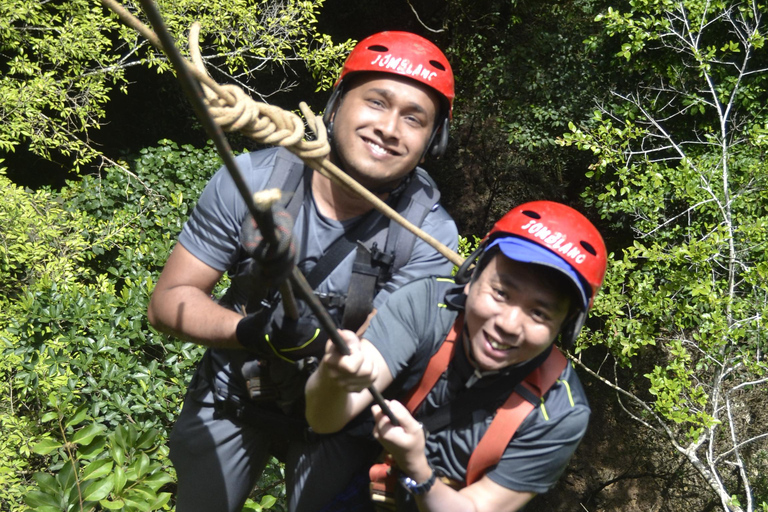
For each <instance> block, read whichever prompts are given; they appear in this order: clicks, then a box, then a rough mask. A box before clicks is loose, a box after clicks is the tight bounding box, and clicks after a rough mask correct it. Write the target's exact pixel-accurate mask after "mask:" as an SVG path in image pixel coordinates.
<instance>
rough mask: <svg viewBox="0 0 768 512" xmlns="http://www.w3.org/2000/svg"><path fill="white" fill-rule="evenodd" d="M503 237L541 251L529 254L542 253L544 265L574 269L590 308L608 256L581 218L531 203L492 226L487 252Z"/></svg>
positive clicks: (551, 206)
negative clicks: (542, 250) (516, 239)
mask: <svg viewBox="0 0 768 512" xmlns="http://www.w3.org/2000/svg"><path fill="white" fill-rule="evenodd" d="M504 235H514V236H515V237H519V238H522V239H525V240H528V241H529V242H533V243H534V244H536V245H538V246H540V247H541V248H543V249H544V250H545V251H544V252H541V250H540V249H537V248H533V249H532V251H534V252H536V253H539V252H541V254H542V255H543V256H542V257H543V259H544V260H545V261H546V262H549V261H551V262H553V263H552V264H550V266H557V267H561V266H562V267H563V269H564V270H565V269H566V268H567V267H570V268H571V269H573V270H574V271H575V272H576V273H577V274H578V276H579V277H580V278H581V280H582V281H584V282H585V284H587V285H588V289H586V290H584V295H585V299H586V302H587V304H586V306H587V308H589V307H592V303H593V301H594V298H595V295H596V294H597V290H598V289H599V288H600V285H601V284H602V283H603V277H604V276H605V268H606V264H607V255H606V249H605V243H604V242H603V237H602V236H600V232H599V231H597V228H596V227H595V226H594V225H592V223H591V222H590V221H589V220H588V219H587V218H586V217H584V215H582V214H581V213H579V212H577V211H576V210H574V209H573V208H571V207H570V206H566V205H564V204H561V203H555V202H552V201H533V202H530V203H525V204H521V205H520V206H517V207H516V208H513V209H511V210H510V211H509V212H507V213H506V214H505V215H504V216H503V217H502V218H501V219H499V220H498V222H496V223H495V224H494V225H493V227H492V228H491V230H490V231H489V232H488V234H487V235H486V237H485V239H484V240H483V242H484V243H485V244H486V250H487V249H488V248H489V247H490V246H491V245H493V244H494V240H497V239H498V238H500V237H503V236H504ZM527 245H530V244H527ZM546 252H548V253H549V254H550V255H552V256H554V258H555V259H552V256H550V255H546V254H545V253H546ZM505 254H506V251H505ZM510 257H511V258H512V259H517V258H516V257H514V256H510ZM561 262H563V263H565V265H562V263H561ZM529 263H536V261H530V262H529Z"/></svg>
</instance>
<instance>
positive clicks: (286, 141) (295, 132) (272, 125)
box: [101, 0, 464, 265]
mask: <svg viewBox="0 0 768 512" xmlns="http://www.w3.org/2000/svg"><path fill="white" fill-rule="evenodd" d="M101 2H102V4H103V5H104V6H106V7H107V8H108V9H110V10H112V11H113V12H114V13H115V14H117V16H118V17H119V18H120V20H121V21H122V22H123V23H124V24H126V25H128V26H129V27H131V28H133V29H135V30H136V31H137V32H139V33H140V34H141V35H142V36H144V37H145V38H146V39H147V40H148V41H149V42H150V43H152V45H153V46H155V47H156V48H158V49H159V50H161V51H162V50H163V46H162V44H161V43H160V40H159V38H158V37H157V35H156V34H155V33H154V32H153V31H152V30H151V29H149V28H148V27H147V26H146V25H144V24H143V23H142V22H141V21H140V20H139V19H137V18H136V17H135V16H134V15H133V14H131V13H130V12H128V10H126V9H125V8H124V7H123V6H122V5H120V4H119V3H117V2H116V1H115V0H101ZM199 37H200V25H199V23H194V24H193V25H192V27H191V28H190V34H189V51H190V56H191V58H192V62H191V63H190V62H188V61H186V64H187V67H188V69H189V71H190V72H191V73H192V75H193V76H194V77H195V78H196V79H197V80H198V81H199V82H200V85H201V87H202V89H203V92H204V94H205V97H206V103H207V104H208V108H209V111H210V113H211V115H212V116H213V118H214V120H215V121H216V123H217V124H219V126H221V127H222V129H223V130H224V131H230V132H232V131H239V132H241V133H243V134H245V135H246V136H247V137H249V138H251V139H253V140H256V141H258V142H260V143H263V144H270V145H278V146H283V147H285V148H286V149H288V150H289V151H290V152H291V153H293V154H295V155H296V156H298V157H299V158H301V159H302V160H303V161H304V163H305V164H307V165H308V166H309V167H311V168H313V169H315V170H317V171H318V172H320V173H322V174H323V175H324V176H326V177H327V178H328V179H330V180H332V181H333V182H334V183H336V184H338V185H340V186H343V187H345V188H346V189H348V190H351V191H353V192H355V193H356V194H358V195H360V196H362V197H363V198H365V199H366V200H367V201H368V202H369V203H371V205H372V206H373V207H374V208H376V209H377V210H378V211H380V212H381V213H382V214H383V215H384V216H386V217H387V218H389V219H390V220H394V221H395V222H397V223H398V224H400V225H402V226H403V227H404V228H405V229H407V230H408V231H410V232H411V233H413V234H414V235H416V236H417V237H419V238H421V239H422V240H424V241H425V242H426V243H428V244H429V245H431V246H432V247H434V248H435V249H436V250H437V251H438V252H439V253H440V254H442V255H443V256H444V257H445V258H447V259H448V260H449V261H451V262H452V263H453V264H454V265H461V264H462V263H463V262H464V259H463V258H462V257H461V256H459V255H458V254H457V253H455V252H454V251H452V250H451V249H450V248H448V247H447V246H446V245H444V244H442V243H440V242H439V241H438V240H437V239H435V238H434V237H433V236H431V235H429V234H428V233H426V232H425V231H423V230H422V229H420V228H419V227H417V226H415V225H414V224H412V223H411V222H409V221H408V220H407V219H405V218H404V217H403V216H402V215H400V214H398V213H397V212H396V211H394V210H393V209H392V208H391V207H390V206H389V205H387V204H386V203H385V202H384V201H382V200H381V199H379V197H378V196H376V195H374V194H373V193H371V192H370V191H369V190H368V189H366V188H365V187H363V186H362V185H360V184H359V183H358V182H357V181H355V180H354V179H353V178H352V177H350V176H349V175H348V174H346V173H345V172H343V171H342V170H341V169H339V168H338V167H337V166H335V165H334V164H333V163H331V162H330V161H329V160H328V159H327V158H326V157H327V156H328V154H329V153H330V151H331V148H330V145H329V144H328V134H327V132H326V129H325V125H324V124H323V120H322V118H321V117H319V116H316V115H315V114H314V113H313V112H312V111H311V110H310V109H309V107H308V106H307V105H306V103H304V102H302V103H300V104H299V108H300V110H301V112H302V114H303V115H304V117H305V119H306V121H307V125H308V126H309V128H310V130H312V133H313V134H314V136H315V140H311V141H309V140H306V139H305V138H304V123H303V122H302V120H301V118H300V117H299V116H297V115H296V114H294V113H293V112H288V111H286V110H283V109H281V108H279V107H275V106H274V105H268V104H266V103H257V102H256V101H254V100H253V99H252V98H251V97H250V96H248V95H247V94H246V93H245V92H244V91H243V90H242V89H241V88H240V87H238V86H236V85H231V84H226V85H220V84H218V83H216V81H215V80H213V78H211V77H210V76H209V75H208V73H207V71H206V69H205V66H204V64H203V60H202V57H201V56H200V50H199V43H198V41H199Z"/></svg>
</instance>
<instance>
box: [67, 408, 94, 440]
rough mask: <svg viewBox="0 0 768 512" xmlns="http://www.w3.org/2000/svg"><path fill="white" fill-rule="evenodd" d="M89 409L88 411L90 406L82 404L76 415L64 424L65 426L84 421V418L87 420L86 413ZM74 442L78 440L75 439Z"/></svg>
mask: <svg viewBox="0 0 768 512" xmlns="http://www.w3.org/2000/svg"><path fill="white" fill-rule="evenodd" d="M87 411H88V407H87V406H85V405H81V406H80V407H79V408H78V409H77V412H76V413H75V415H74V416H72V418H70V419H69V420H67V422H66V423H65V424H64V426H65V427H72V426H74V425H77V424H79V423H82V422H83V420H85V415H86V412H87ZM74 442H77V441H74Z"/></svg>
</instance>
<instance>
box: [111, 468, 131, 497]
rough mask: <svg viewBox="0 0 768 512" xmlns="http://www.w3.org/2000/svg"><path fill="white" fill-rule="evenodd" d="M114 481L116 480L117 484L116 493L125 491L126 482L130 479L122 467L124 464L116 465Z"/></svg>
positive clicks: (113, 475)
mask: <svg viewBox="0 0 768 512" xmlns="http://www.w3.org/2000/svg"><path fill="white" fill-rule="evenodd" d="M112 481H113V482H114V486H115V494H120V493H121V492H123V488H124V487H125V483H126V482H127V481H128V478H127V477H126V475H125V470H124V469H123V468H122V466H116V467H115V472H114V473H113V474H112Z"/></svg>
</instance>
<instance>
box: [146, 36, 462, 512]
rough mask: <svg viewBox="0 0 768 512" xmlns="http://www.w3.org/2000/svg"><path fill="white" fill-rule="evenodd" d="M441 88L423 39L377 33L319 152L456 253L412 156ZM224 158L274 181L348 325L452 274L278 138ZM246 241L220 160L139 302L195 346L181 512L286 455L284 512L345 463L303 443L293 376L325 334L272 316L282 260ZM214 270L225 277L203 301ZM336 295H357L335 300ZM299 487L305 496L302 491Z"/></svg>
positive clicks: (343, 87)
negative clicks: (146, 297)
mask: <svg viewBox="0 0 768 512" xmlns="http://www.w3.org/2000/svg"><path fill="white" fill-rule="evenodd" d="M453 96H454V93H453V74H452V72H451V68H450V65H449V64H448V61H447V59H446V58H445V55H443V53H442V52H441V51H440V50H439V49H438V48H437V47H436V46H435V45H433V44H432V43H430V42H429V41H427V40H425V39H423V38H421V37H419V36H416V35H414V34H410V33H404V32H383V33H379V34H376V35H373V36H371V37H369V38H367V39H365V40H364V41H361V42H360V43H359V44H358V45H357V46H356V47H355V49H354V50H353V51H352V52H351V54H350V56H349V58H348V60H347V62H346V64H345V65H344V69H343V71H342V73H341V76H340V78H339V80H338V82H337V83H336V85H335V87H334V91H333V94H332V96H331V99H330V101H329V102H328V105H327V108H326V112H325V119H326V124H327V126H328V131H329V136H330V140H331V146H332V152H331V155H330V159H331V161H333V162H334V163H335V164H336V165H338V166H339V167H340V168H341V169H342V170H344V171H345V172H347V173H348V174H349V175H350V176H352V177H354V178H355V179H356V180H357V181H359V182H360V183H361V184H363V185H364V186H365V187H366V188H368V189H369V190H370V191H372V192H374V193H375V194H377V195H378V196H379V197H380V198H381V199H383V200H385V201H387V202H388V203H389V204H390V206H392V207H393V208H395V209H396V210H398V211H399V212H401V213H402V214H403V215H404V216H405V217H406V218H408V220H410V221H411V222H413V223H414V224H416V225H420V226H421V227H422V229H424V230H425V231H427V232H429V233H430V234H431V235H432V236H433V237H435V238H436V239H438V240H439V241H440V242H442V243H443V244H445V245H446V246H448V247H450V248H453V249H455V248H456V247H457V245H458V233H457V230H456V226H455V224H454V222H453V220H452V219H451V218H450V216H449V215H448V214H447V213H446V212H445V210H443V209H442V207H440V205H439V203H438V201H439V192H438V191H437V189H436V187H435V185H434V182H432V180H431V179H430V178H429V176H428V175H427V174H426V172H424V171H423V170H421V169H420V168H418V167H417V165H418V164H419V163H420V162H421V161H422V160H423V159H424V157H425V155H426V154H427V153H428V152H430V153H432V154H435V155H439V154H440V153H442V152H443V151H444V150H445V146H446V142H447V136H448V121H449V119H450V116H451V109H452V105H453ZM238 165H239V167H240V169H241V173H242V174H243V177H244V179H245V181H246V183H247V184H248V186H249V188H250V189H251V190H252V191H257V190H262V189H268V188H276V187H277V188H280V189H282V190H283V191H284V192H286V194H284V196H285V197H287V201H288V202H287V204H285V205H284V206H285V208H286V210H287V211H288V213H289V214H290V216H289V217H288V218H289V219H292V220H293V221H294V224H293V226H291V224H290V221H288V223H287V224H286V223H285V222H284V221H281V226H282V227H283V228H285V229H286V230H287V231H290V230H291V227H292V228H293V240H294V246H295V247H296V254H295V260H296V264H297V265H298V267H299V268H300V269H301V270H302V271H303V272H304V273H305V275H306V276H307V279H308V281H309V282H310V284H311V285H312V287H313V289H314V290H315V291H316V293H317V295H318V296H319V297H320V298H321V300H323V301H324V303H325V304H326V306H327V307H328V308H329V311H330V312H331V313H332V315H333V316H334V317H335V318H336V319H337V320H338V322H339V325H341V326H344V327H346V328H350V329H353V330H354V329H357V328H358V327H359V325H360V324H361V323H362V320H363V319H365V318H366V317H367V316H368V314H369V313H370V312H371V310H372V309H375V308H378V307H380V306H381V305H382V304H383V303H384V301H385V300H386V298H387V297H388V295H389V294H390V293H391V292H392V291H393V290H395V289H396V288H398V287H399V286H401V285H402V284H404V283H406V282H408V281H411V280H413V279H415V278H419V277H422V276H426V275H432V274H433V273H436V272H437V273H444V272H450V270H451V267H452V265H451V264H450V263H449V262H447V261H445V259H444V258H443V257H442V256H440V255H439V254H438V253H437V252H436V251H435V250H434V249H432V248H431V247H430V246H429V245H427V244H426V243H425V242H423V241H421V240H415V237H413V235H411V234H410V233H408V232H406V231H405V230H403V229H402V228H399V226H396V225H394V224H390V223H389V221H388V220H387V219H384V218H383V216H382V215H381V214H380V213H378V212H376V211H374V210H373V209H372V207H371V205H370V204H368V203H367V202H366V201H365V200H363V199H361V198H360V197H358V196H357V195H356V194H354V193H352V192H350V191H348V190H347V189H345V188H343V187H340V186H338V185H336V184H335V183H334V182H332V181H331V180H329V179H328V178H326V177H325V176H323V175H322V174H320V173H318V172H314V171H312V170H311V169H309V168H306V167H304V165H303V163H302V162H301V161H300V160H298V159H297V158H296V157H295V156H293V155H292V154H290V153H289V152H288V151H286V150H285V149H282V148H274V149H269V150H264V151H258V152H254V153H250V154H245V155H241V156H239V157H238ZM280 218H281V219H284V218H285V217H280ZM258 238H259V233H258V230H255V229H254V223H253V221H252V219H251V218H250V216H249V215H248V213H247V209H246V207H245V204H244V202H243V201H242V199H241V198H240V197H239V194H238V191H237V189H236V187H235V185H234V183H233V181H232V180H231V178H230V177H229V174H228V173H227V172H225V170H224V169H221V170H219V172H217V173H216V174H215V175H214V176H213V178H212V179H211V181H210V182H209V184H208V185H207V187H206V189H205V191H204V192H203V193H202V195H201V197H200V199H199V202H198V204H197V206H196V207H195V210H194V211H193V212H192V214H191V216H190V218H189V220H188V221H187V222H186V224H185V225H184V228H183V230H182V232H181V234H180V236H179V241H178V244H177V245H176V247H175V248H174V250H173V252H172V253H171V255H170V257H169V258H168V261H167V263H166V265H165V267H164V269H163V271H162V274H161V276H160V278H159V279H158V282H157V286H156V287H155V290H154V292H153V295H152V298H151V301H150V304H149V309H148V315H149V319H150V321H151V323H152V325H153V326H155V327H156V328H158V329H160V330H162V331H165V332H168V333H171V334H174V335H176V336H178V337H180V338H182V339H184V340H187V341H192V342H195V343H198V344H201V345H204V346H207V347H209V349H208V350H207V351H206V353H205V356H204V357H203V360H202V361H201V363H200V364H199V365H198V368H197V370H196V372H195V374H194V376H193V378H192V381H191V383H190V385H189V388H188V392H187V396H186V399H185V403H184V407H183V410H182V412H181V415H180V417H179V419H178V421H177V422H176V425H175V426H174V429H173V431H172V434H171V438H170V457H171V460H172V461H173V463H174V466H175V468H176V472H177V475H178V492H177V495H176V510H178V511H179V512H189V511H205V512H212V511H215V512H225V511H240V510H241V509H242V506H243V504H244V502H245V501H246V499H247V497H248V495H249V493H250V492H251V490H252V489H253V487H254V485H255V482H256V480H257V479H258V478H259V476H260V475H261V473H262V471H263V470H264V468H265V466H266V464H267V462H268V461H269V460H270V456H272V455H276V456H280V457H282V458H284V460H285V461H286V480H287V488H288V494H289V507H290V510H301V511H308V510H312V509H313V507H315V506H316V507H320V506H321V505H322V502H323V500H326V501H327V499H326V498H329V497H332V496H333V495H334V494H335V492H336V491H337V489H334V488H333V486H331V485H326V484H325V482H323V481H318V480H317V479H316V478H314V477H313V475H315V474H320V475H323V474H325V475H326V476H327V475H330V474H331V473H334V474H337V475H339V474H343V472H344V471H345V470H346V469H345V468H338V467H336V464H335V462H334V459H333V457H331V456H326V451H327V450H326V448H325V446H326V445H325V444H324V442H325V441H324V440H315V439H313V438H310V436H309V434H308V432H307V428H306V424H305V421H304V416H303V390H304V382H305V380H306V375H307V374H308V373H309V372H310V371H311V370H312V369H313V368H314V367H315V366H316V364H317V358H318V357H321V356H322V354H323V350H324V340H325V338H324V337H323V336H319V337H317V339H315V338H314V335H315V333H316V331H317V324H316V320H315V319H314V318H313V317H312V316H311V315H308V314H306V313H302V317H301V318H300V319H299V321H298V322H293V321H290V320H286V318H285V315H284V313H283V308H282V303H281V301H280V296H279V294H278V293H277V292H276V290H275V287H276V285H277V284H279V279H276V278H275V275H276V274H281V273H282V274H283V275H284V272H285V270H286V268H289V263H290V261H288V260H290V259H291V258H290V257H289V258H287V259H286V260H280V261H278V262H275V261H265V260H264V258H263V255H262V256H261V257H260V256H259V255H258V254H257V253H256V252H254V250H253V247H254V245H256V243H255V242H256V241H257V240H258ZM358 241H360V242H363V243H362V244H358V243H357V242H358ZM225 272H227V273H228V275H229V277H230V279H231V284H230V286H229V288H228V290H227V292H226V293H225V294H224V296H223V297H222V298H221V299H219V300H212V299H211V292H212V290H213V289H214V286H215V285H216V284H217V283H218V282H219V280H220V279H221V277H222V276H223V274H224V273H225ZM361 290H362V291H361ZM348 294H350V295H354V296H355V297H356V299H355V300H351V301H346V300H345V299H346V296H347V295H348ZM300 310H302V311H304V310H306V308H300ZM353 310H354V311H353ZM312 339H315V343H314V344H313V343H309V341H310V340H312ZM297 349H300V350H297ZM270 350H271V351H272V352H270ZM313 356H315V357H314V358H313ZM350 442H351V443H352V444H353V445H354V443H355V440H354V439H353V440H352V441H350ZM361 444H362V441H361ZM346 446H349V445H346ZM328 450H332V448H328ZM356 452H357V453H359V454H360V456H361V457H362V456H363V455H364V451H363V450H362V449H361V450H356ZM352 469H353V468H351V467H350V470H352ZM313 472H314V473H313ZM300 490H303V491H305V492H300ZM304 496H308V497H311V500H310V499H308V498H307V499H305V500H304V501H303V502H302V501H301V500H302V498H303V497H304Z"/></svg>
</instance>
